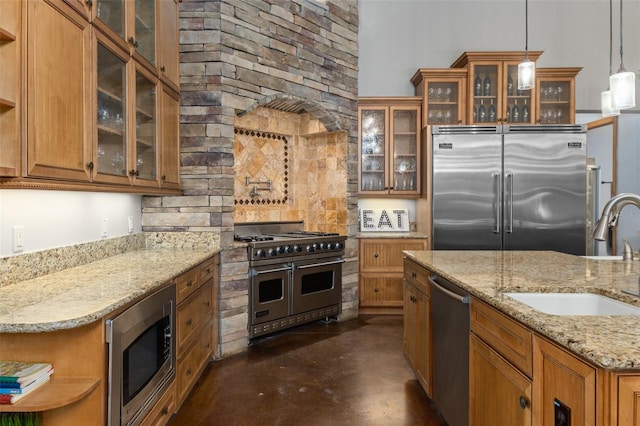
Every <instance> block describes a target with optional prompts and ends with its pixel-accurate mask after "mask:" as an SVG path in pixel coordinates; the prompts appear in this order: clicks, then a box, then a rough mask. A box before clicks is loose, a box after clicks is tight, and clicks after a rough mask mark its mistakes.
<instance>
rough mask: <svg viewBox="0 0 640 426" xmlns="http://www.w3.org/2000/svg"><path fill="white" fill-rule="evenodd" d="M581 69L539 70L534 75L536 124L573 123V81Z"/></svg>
mask: <svg viewBox="0 0 640 426" xmlns="http://www.w3.org/2000/svg"><path fill="white" fill-rule="evenodd" d="M581 69H582V68H540V69H538V70H537V75H536V91H537V105H536V111H535V115H536V117H535V120H536V123H541V124H550V123H552V124H573V123H575V115H576V110H575V101H574V100H575V80H576V76H577V75H578V73H579V72H580V70H581Z"/></svg>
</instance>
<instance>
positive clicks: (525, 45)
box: [524, 0, 622, 57]
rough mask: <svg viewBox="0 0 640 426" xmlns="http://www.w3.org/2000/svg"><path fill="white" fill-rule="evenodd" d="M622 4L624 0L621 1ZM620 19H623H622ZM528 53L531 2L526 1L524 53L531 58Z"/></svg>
mask: <svg viewBox="0 0 640 426" xmlns="http://www.w3.org/2000/svg"><path fill="white" fill-rule="evenodd" d="M620 2H622V0H620ZM620 19H622V17H621V18H620ZM620 37H622V36H620ZM620 49H622V44H621V45H620ZM528 51H529V0H524V52H525V55H526V56H527V57H528V56H529V55H528ZM620 54H621V55H622V50H620Z"/></svg>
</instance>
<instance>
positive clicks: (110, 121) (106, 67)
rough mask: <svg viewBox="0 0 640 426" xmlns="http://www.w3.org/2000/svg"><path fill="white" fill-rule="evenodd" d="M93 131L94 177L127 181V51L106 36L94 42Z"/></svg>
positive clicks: (97, 179) (103, 180) (111, 180)
mask: <svg viewBox="0 0 640 426" xmlns="http://www.w3.org/2000/svg"><path fill="white" fill-rule="evenodd" d="M97 46H98V47H97V60H98V62H97V68H96V69H97V90H96V132H95V133H94V140H95V141H96V142H95V144H94V153H93V158H94V159H93V174H94V176H93V179H94V180H95V181H102V182H112V183H123V184H128V183H129V177H128V172H127V159H128V156H129V149H128V142H129V140H128V138H127V128H128V127H127V62H128V60H129V57H128V55H125V54H123V53H121V51H120V49H118V48H117V47H115V46H114V45H113V43H111V42H110V41H109V40H107V39H106V38H105V37H102V36H99V37H98V42H97ZM116 52H118V53H116Z"/></svg>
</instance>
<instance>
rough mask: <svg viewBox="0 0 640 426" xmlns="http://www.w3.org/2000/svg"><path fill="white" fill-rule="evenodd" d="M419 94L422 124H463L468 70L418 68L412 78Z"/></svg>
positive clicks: (464, 121)
mask: <svg viewBox="0 0 640 426" xmlns="http://www.w3.org/2000/svg"><path fill="white" fill-rule="evenodd" d="M411 82H412V83H413V85H414V86H415V89H416V91H415V94H416V96H421V97H422V100H423V101H422V123H423V125H439V124H445V125H447V124H465V123H466V122H467V121H466V118H467V117H466V110H465V100H466V87H467V70H464V69H453V68H449V69H435V68H420V69H419V70H418V71H417V72H416V73H415V74H414V75H413V77H412V78H411Z"/></svg>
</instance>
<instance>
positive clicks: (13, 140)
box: [0, 1, 22, 176]
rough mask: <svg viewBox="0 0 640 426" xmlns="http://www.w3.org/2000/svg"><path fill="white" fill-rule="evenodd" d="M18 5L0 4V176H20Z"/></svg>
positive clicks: (15, 3) (2, 2)
mask: <svg viewBox="0 0 640 426" xmlns="http://www.w3.org/2000/svg"><path fill="white" fill-rule="evenodd" d="M21 14H22V8H21V3H19V2H17V1H0V64H2V72H1V73H0V153H2V155H0V176H18V175H19V173H20V141H21V139H20V108H21V105H22V102H21V98H20V88H21V84H20V70H21V68H20V64H21V60H20V58H21V46H22V39H21V34H20V32H21V31H20V30H21V28H22V26H21Z"/></svg>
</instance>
